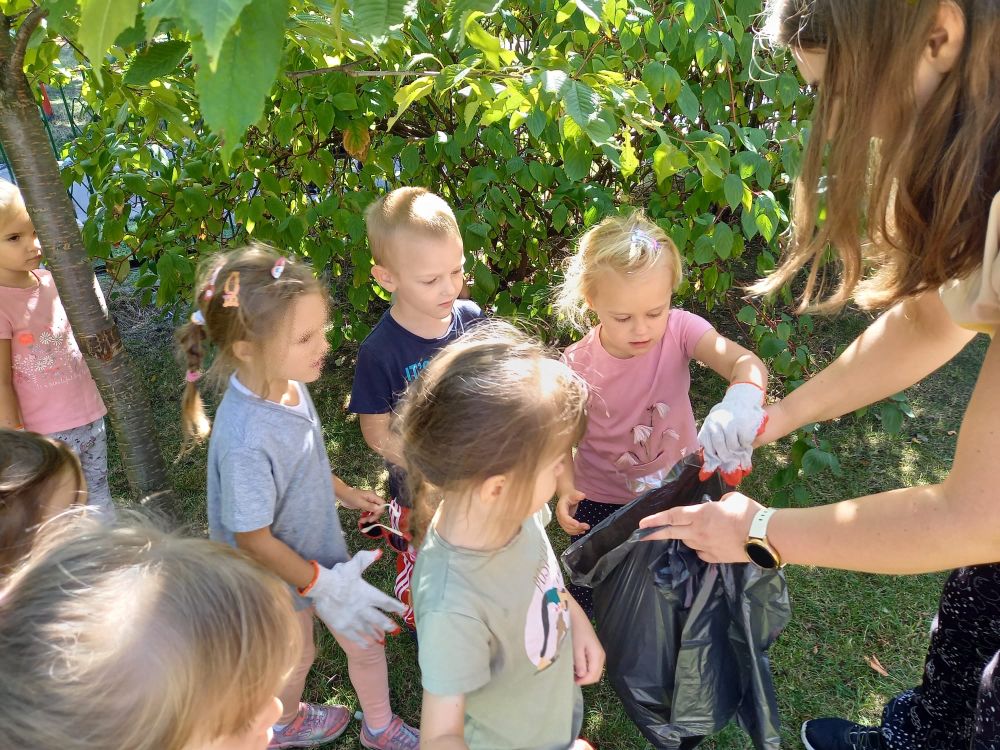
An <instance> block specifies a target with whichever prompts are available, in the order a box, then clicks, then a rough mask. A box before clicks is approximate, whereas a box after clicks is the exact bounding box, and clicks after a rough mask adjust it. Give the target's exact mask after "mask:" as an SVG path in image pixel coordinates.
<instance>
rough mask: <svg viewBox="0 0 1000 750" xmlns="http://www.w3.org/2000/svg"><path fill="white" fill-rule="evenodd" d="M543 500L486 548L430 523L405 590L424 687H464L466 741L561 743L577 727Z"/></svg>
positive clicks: (457, 691) (578, 711)
mask: <svg viewBox="0 0 1000 750" xmlns="http://www.w3.org/2000/svg"><path fill="white" fill-rule="evenodd" d="M551 515H552V514H551V512H550V511H549V509H548V508H547V507H546V508H543V509H542V510H541V511H539V512H538V513H536V514H535V515H534V516H532V517H531V518H529V519H528V520H526V521H525V522H524V524H523V525H522V526H521V531H520V533H519V534H518V535H517V536H516V537H515V538H514V540H513V541H511V542H510V543H509V544H508V545H507V546H506V547H504V548H502V549H500V550H498V551H494V552H479V551H476V550H469V549H464V548H461V547H455V546H454V545H451V544H449V543H448V542H446V541H445V540H444V539H442V538H441V536H439V535H438V534H437V532H436V531H434V529H433V528H432V529H430V530H429V531H428V533H427V538H426V539H425V540H424V544H423V546H422V547H421V549H420V554H419V555H417V566H416V571H415V573H414V577H413V600H414V607H415V610H416V618H417V633H418V634H419V636H420V670H421V672H422V675H423V686H424V689H425V690H426V691H427V692H429V693H433V694H434V695H464V696H465V742H466V744H467V745H468V746H469V748H470V750H501V749H502V750H565V749H566V748H568V747H570V746H571V745H572V744H573V742H574V741H575V740H576V738H577V737H578V736H579V733H580V726H581V724H582V723H583V696H582V694H581V693H580V688H579V687H577V686H576V684H575V683H574V681H573V643H572V634H571V633H570V616H569V593H568V592H567V591H566V587H565V585H564V584H563V578H562V572H561V571H560V569H559V564H558V562H557V560H556V556H555V554H554V553H553V551H552V547H551V546H550V545H549V540H548V538H547V537H546V535H545V525H546V524H547V523H548V522H549V520H550V519H551Z"/></svg>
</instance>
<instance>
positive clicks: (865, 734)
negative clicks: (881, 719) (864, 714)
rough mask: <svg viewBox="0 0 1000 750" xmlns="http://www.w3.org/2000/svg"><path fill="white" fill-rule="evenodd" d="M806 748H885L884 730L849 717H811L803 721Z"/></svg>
mask: <svg viewBox="0 0 1000 750" xmlns="http://www.w3.org/2000/svg"><path fill="white" fill-rule="evenodd" d="M802 744H803V745H805V746H806V750H885V741H884V740H883V739H882V730H881V729H879V728H878V727H866V726H862V725H861V724H855V723H854V722H853V721H848V720H847V719H810V720H809V721H805V722H803V723H802Z"/></svg>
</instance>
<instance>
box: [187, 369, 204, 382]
mask: <svg viewBox="0 0 1000 750" xmlns="http://www.w3.org/2000/svg"><path fill="white" fill-rule="evenodd" d="M184 379H185V380H186V381H187V382H189V383H197V382H198V381H199V380H200V379H201V370H188V371H187V372H186V373H184Z"/></svg>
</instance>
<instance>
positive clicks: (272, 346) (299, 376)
mask: <svg viewBox="0 0 1000 750" xmlns="http://www.w3.org/2000/svg"><path fill="white" fill-rule="evenodd" d="M329 322H330V313H329V309H328V307H327V304H326V300H325V299H324V298H323V296H322V295H320V294H302V295H299V296H298V297H297V298H296V299H295V301H294V302H292V305H291V308H290V310H289V313H288V319H287V321H286V322H285V324H284V325H280V326H279V327H278V333H277V335H276V336H275V339H274V340H272V341H269V342H268V343H267V345H265V346H264V348H263V352H262V354H263V356H264V358H265V359H266V369H267V373H268V376H269V377H270V378H274V379H275V380H297V381H299V382H300V383H312V382H313V381H315V380H316V379H317V378H319V376H320V373H321V372H322V371H323V360H324V359H325V358H326V353H327V352H328V351H329V350H330V343H329V342H328V341H327V339H326V329H327V326H328V324H329Z"/></svg>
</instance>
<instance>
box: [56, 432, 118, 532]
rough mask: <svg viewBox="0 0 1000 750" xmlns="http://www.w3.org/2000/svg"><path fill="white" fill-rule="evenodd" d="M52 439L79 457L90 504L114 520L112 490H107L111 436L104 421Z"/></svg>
mask: <svg viewBox="0 0 1000 750" xmlns="http://www.w3.org/2000/svg"><path fill="white" fill-rule="evenodd" d="M49 437H53V438H55V439H56V440H61V441H62V442H64V443H66V445H68V446H69V447H70V448H71V449H72V450H73V452H74V453H76V455H77V456H79V458H80V465H81V466H82V467H83V476H84V479H86V480H87V493H88V495H89V499H88V501H87V504H88V505H91V506H93V507H95V508H98V509H100V511H101V513H102V514H103V515H104V516H105V517H107V518H109V519H111V518H114V515H115V506H114V505H113V504H112V502H111V487H110V486H108V435H107V431H106V429H105V426H104V417H101V418H100V419H97V420H95V421H93V422H91V423H90V424H85V425H81V426H80V427H74V428H72V429H69V430H63V431H62V432H54V433H52V434H51V435H49Z"/></svg>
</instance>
